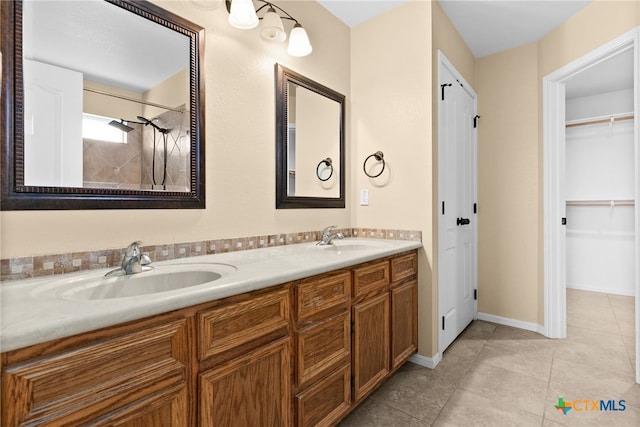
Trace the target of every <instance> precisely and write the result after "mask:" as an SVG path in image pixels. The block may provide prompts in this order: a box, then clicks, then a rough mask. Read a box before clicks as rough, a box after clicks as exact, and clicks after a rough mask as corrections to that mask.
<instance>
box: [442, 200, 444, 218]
mask: <svg viewBox="0 0 640 427" xmlns="http://www.w3.org/2000/svg"><path fill="white" fill-rule="evenodd" d="M442 215H444V200H443V201H442Z"/></svg>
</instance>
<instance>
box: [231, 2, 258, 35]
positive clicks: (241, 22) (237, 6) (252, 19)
mask: <svg viewBox="0 0 640 427" xmlns="http://www.w3.org/2000/svg"><path fill="white" fill-rule="evenodd" d="M258 22H260V21H259V19H258V14H256V9H255V7H254V6H253V1H252V0H232V1H231V11H230V12H229V24H231V25H232V26H233V27H235V28H239V29H241V30H249V29H251V28H255V27H257V26H258Z"/></svg>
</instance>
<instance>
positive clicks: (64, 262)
mask: <svg viewBox="0 0 640 427" xmlns="http://www.w3.org/2000/svg"><path fill="white" fill-rule="evenodd" d="M338 231H340V232H341V233H342V234H343V235H344V236H345V237H363V238H372V239H389V240H414V241H422V233H421V232H420V231H412V230H383V229H375V228H347V229H339V230H338ZM319 240H320V232H319V231H305V232H299V233H287V234H270V235H265V236H251V237H238V238H232V239H218V240H203V241H200V242H190V243H173V244H168V245H145V246H143V248H142V250H143V252H144V253H146V254H147V255H149V258H151V261H152V262H153V261H166V260H172V259H178V258H188V257H192V256H198V255H211V254H217V253H224V252H235V251H244V250H248V249H258V248H266V247H271V246H284V245H293V244H297V243H306V242H316V241H319ZM125 249H126V248H118V249H104V250H98V251H91V252H74V253H68V254H58V255H42V256H33V257H22V258H9V259H2V260H0V281H8V280H16V279H28V278H31V277H43V276H52V275H55V274H63V273H71V272H75V271H82V270H94V269H100V268H110V267H113V268H116V267H119V266H120V263H121V261H122V257H123V255H124V251H125Z"/></svg>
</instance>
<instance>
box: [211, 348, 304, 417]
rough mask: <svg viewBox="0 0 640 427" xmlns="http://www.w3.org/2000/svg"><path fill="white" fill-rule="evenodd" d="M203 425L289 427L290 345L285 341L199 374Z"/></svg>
mask: <svg viewBox="0 0 640 427" xmlns="http://www.w3.org/2000/svg"><path fill="white" fill-rule="evenodd" d="M199 381H200V384H199V388H200V405H199V410H200V416H199V418H200V426H202V427H227V426H228V427H256V426H270V427H278V426H282V427H289V425H290V424H291V412H292V411H291V343H290V338H288V337H287V338H282V339H279V340H277V341H275V342H273V343H271V344H267V345H265V346H263V347H260V348H258V349H257V350H254V351H252V352H250V353H248V354H247V355H245V356H243V357H240V358H237V359H233V360H232V361H230V362H228V363H226V364H224V365H222V366H220V367H218V368H214V369H210V370H208V371H206V372H204V373H202V374H200V379H199Z"/></svg>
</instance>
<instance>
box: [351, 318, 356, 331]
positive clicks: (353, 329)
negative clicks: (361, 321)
mask: <svg viewBox="0 0 640 427" xmlns="http://www.w3.org/2000/svg"><path fill="white" fill-rule="evenodd" d="M355 323H356V322H354V321H353V320H352V321H351V333H352V334H353V332H354V331H355V326H356V325H355Z"/></svg>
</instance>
